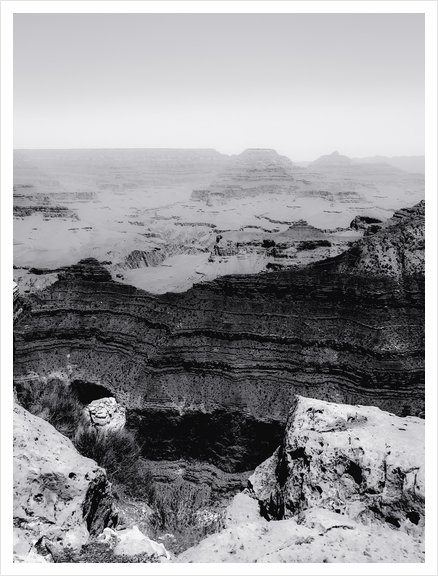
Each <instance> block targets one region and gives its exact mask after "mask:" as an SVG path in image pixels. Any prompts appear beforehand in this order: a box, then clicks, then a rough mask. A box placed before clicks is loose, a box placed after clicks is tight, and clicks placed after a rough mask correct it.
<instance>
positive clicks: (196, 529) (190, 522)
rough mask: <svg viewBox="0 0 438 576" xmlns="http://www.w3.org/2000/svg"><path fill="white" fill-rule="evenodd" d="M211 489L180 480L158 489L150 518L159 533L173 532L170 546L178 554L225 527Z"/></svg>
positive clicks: (156, 532)
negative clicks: (215, 506) (215, 507)
mask: <svg viewBox="0 0 438 576" xmlns="http://www.w3.org/2000/svg"><path fill="white" fill-rule="evenodd" d="M210 503H211V489H210V487H208V486H206V485H202V486H194V485H193V484H191V483H189V482H183V481H182V482H180V483H177V484H173V485H170V486H161V487H160V489H157V491H156V494H155V497H154V500H153V502H152V507H153V508H154V513H153V514H152V516H151V518H150V523H151V527H152V528H153V530H154V532H155V534H160V533H167V532H171V533H172V534H173V536H174V541H173V542H172V543H170V545H169V548H171V549H172V552H174V553H176V554H178V553H180V552H183V551H184V550H186V549H187V548H190V547H191V546H195V545H196V544H197V543H198V542H200V541H201V540H202V539H203V538H205V537H206V536H208V535H209V534H213V533H214V532H218V531H219V530H220V529H221V528H223V526H224V521H223V516H222V515H221V514H218V513H215V512H213V511H212V509H211V508H210Z"/></svg>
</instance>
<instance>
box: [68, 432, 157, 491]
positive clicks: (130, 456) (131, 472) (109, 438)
mask: <svg viewBox="0 0 438 576" xmlns="http://www.w3.org/2000/svg"><path fill="white" fill-rule="evenodd" d="M74 444H75V446H76V449H77V450H78V452H80V453H81V454H82V455H83V456H87V458H92V459H93V460H95V461H96V462H97V463H98V464H99V466H102V468H105V470H106V472H107V474H108V478H109V479H110V480H111V481H112V482H114V483H116V484H118V485H120V486H121V487H122V488H123V489H124V490H125V491H126V493H127V494H128V495H129V496H131V497H133V498H135V499H139V500H146V501H147V502H150V501H151V500H152V499H153V497H154V481H153V478H152V474H151V473H150V471H149V469H148V468H147V466H146V465H145V463H144V462H143V460H142V459H141V457H140V447H139V445H138V444H137V441H136V439H135V436H134V435H133V434H132V433H131V432H129V431H128V430H123V429H122V430H107V431H105V432H102V431H99V430H96V429H95V428H91V427H87V428H81V429H80V430H79V431H78V433H77V435H76V438H75V440H74Z"/></svg>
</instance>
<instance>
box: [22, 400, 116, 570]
mask: <svg viewBox="0 0 438 576" xmlns="http://www.w3.org/2000/svg"><path fill="white" fill-rule="evenodd" d="M13 497H14V527H15V530H14V553H15V557H14V560H15V561H18V562H20V561H21V562H23V561H24V562H33V561H36V560H35V554H37V553H38V545H41V543H42V542H43V541H44V539H45V541H46V542H47V543H48V544H49V546H54V547H55V548H56V547H58V548H59V547H65V546H71V547H72V548H75V549H78V548H80V547H81V546H82V544H84V543H85V542H87V540H88V538H89V536H90V534H91V535H94V534H98V533H99V532H101V531H102V530H103V529H104V528H105V526H107V525H111V524H113V523H114V522H115V520H116V518H115V515H114V511H113V500H112V495H111V489H110V484H109V482H108V480H107V478H106V473H105V471H104V470H103V469H102V468H99V467H98V466H97V464H96V463H95V462H94V461H93V460H91V459H89V458H84V457H83V456H81V455H80V454H79V453H78V452H77V451H76V449H75V448H74V446H73V444H72V443H71V441H70V440H68V439H67V438H65V437H64V436H62V435H61V434H60V433H59V432H57V431H56V430H55V429H54V428H53V426H51V425H50V424H49V423H48V422H45V421H44V420H42V419H41V418H38V417H37V416H33V415H31V414H29V412H27V411H26V410H24V408H22V407H21V406H19V405H15V406H14V495H13ZM36 546H37V548H36ZM38 561H43V560H41V559H40V560H38Z"/></svg>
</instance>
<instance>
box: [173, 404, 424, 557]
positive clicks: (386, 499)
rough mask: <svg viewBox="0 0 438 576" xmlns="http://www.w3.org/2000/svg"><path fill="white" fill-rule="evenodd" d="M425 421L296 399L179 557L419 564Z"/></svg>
mask: <svg viewBox="0 0 438 576" xmlns="http://www.w3.org/2000/svg"><path fill="white" fill-rule="evenodd" d="M424 460H425V453H424V420H421V419H419V418H415V417H406V418H401V417H397V416H395V415H394V414H391V413H388V412H383V411H382V410H380V409H379V408H374V407H367V406H353V405H347V404H334V403H330V402H325V401H323V400H316V399H311V398H303V397H297V398H296V402H295V405H294V406H293V408H292V409H291V412H290V415H289V420H288V425H287V427H286V431H285V436H284V440H283V442H282V444H281V446H280V447H279V448H278V449H277V450H276V451H275V452H274V454H273V455H272V456H271V457H270V458H268V459H267V460H266V461H265V462H263V463H262V464H261V465H260V466H258V467H257V468H256V470H255V472H254V474H253V475H252V476H251V477H250V478H249V482H248V485H249V489H248V490H246V491H245V493H241V494H238V495H237V496H236V497H235V499H234V500H233V502H232V504H231V506H230V507H229V508H228V516H227V527H226V529H225V530H223V531H222V532H220V533H218V534H214V535H212V536H210V537H208V538H206V539H205V540H204V541H203V542H201V543H200V544H199V545H198V546H196V547H194V548H191V549H189V550H187V551H186V552H184V553H183V554H182V555H180V556H179V557H178V562H312V563H315V562H322V563H324V562H360V563H368V562H424V558H425V557H424V479H425V476H424V471H425V464H424Z"/></svg>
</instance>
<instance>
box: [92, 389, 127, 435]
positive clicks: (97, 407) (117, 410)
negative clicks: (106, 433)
mask: <svg viewBox="0 0 438 576" xmlns="http://www.w3.org/2000/svg"><path fill="white" fill-rule="evenodd" d="M86 415H87V416H88V418H89V420H90V422H91V424H92V425H93V426H95V427H96V428H97V429H100V430H109V429H112V430H120V429H122V428H124V426H125V422H126V415H125V408H124V407H123V406H120V405H119V404H118V403H117V400H116V399H115V398H112V397H111V398H99V399H98V400H93V402H91V403H90V404H89V405H88V406H87V408H86Z"/></svg>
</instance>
